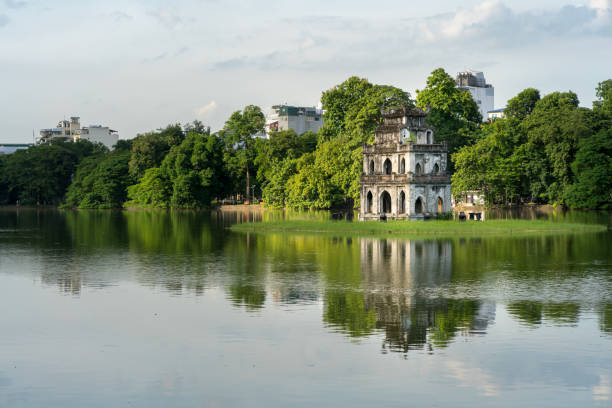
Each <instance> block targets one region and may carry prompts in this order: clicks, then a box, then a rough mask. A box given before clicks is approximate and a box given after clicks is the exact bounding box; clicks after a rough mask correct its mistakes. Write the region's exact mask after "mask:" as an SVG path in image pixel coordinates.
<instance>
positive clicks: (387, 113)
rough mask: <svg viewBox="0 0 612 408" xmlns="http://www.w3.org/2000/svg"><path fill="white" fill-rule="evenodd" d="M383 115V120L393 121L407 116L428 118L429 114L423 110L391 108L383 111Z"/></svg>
mask: <svg viewBox="0 0 612 408" xmlns="http://www.w3.org/2000/svg"><path fill="white" fill-rule="evenodd" d="M381 114H382V116H383V118H386V119H392V118H403V117H406V116H409V117H423V116H427V112H426V111H424V110H423V109H421V108H417V107H414V108H407V107H405V106H403V107H400V108H389V109H386V110H382V111H381Z"/></svg>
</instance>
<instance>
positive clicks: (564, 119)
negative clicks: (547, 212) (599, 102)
mask: <svg viewBox="0 0 612 408" xmlns="http://www.w3.org/2000/svg"><path fill="white" fill-rule="evenodd" d="M521 125H522V127H523V131H524V132H525V133H526V135H527V143H526V146H525V152H526V154H527V157H528V160H527V161H526V166H525V167H526V171H527V176H528V177H529V180H530V190H531V195H532V196H535V197H541V198H543V199H545V200H548V201H550V202H561V201H562V197H563V190H564V189H565V188H567V187H568V186H569V185H570V184H572V182H573V175H572V170H571V168H570V165H571V163H572V161H573V160H574V157H575V154H576V151H577V148H578V143H579V141H580V139H581V138H586V137H589V136H590V135H591V134H592V125H593V123H592V120H591V114H590V111H589V110H588V109H585V108H579V107H578V96H577V95H576V94H575V93H574V92H571V91H570V92H553V93H551V94H548V95H546V96H545V97H543V98H542V99H540V100H539V101H538V102H537V103H536V105H535V108H534V109H533V111H532V112H531V114H530V115H529V116H528V117H527V118H526V119H525V120H524V121H523V122H522V124H521Z"/></svg>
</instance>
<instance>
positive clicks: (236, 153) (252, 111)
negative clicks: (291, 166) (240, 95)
mask: <svg viewBox="0 0 612 408" xmlns="http://www.w3.org/2000/svg"><path fill="white" fill-rule="evenodd" d="M265 124H266V118H265V116H264V114H263V113H262V112H261V109H260V108H259V107H258V106H255V105H248V106H245V108H244V109H243V110H242V111H236V112H234V113H232V115H231V116H230V118H229V119H228V120H227V121H226V122H225V126H224V127H223V130H222V131H221V132H219V133H220V135H221V137H222V138H223V139H224V141H225V144H226V146H227V156H226V161H227V162H228V165H229V166H230V167H231V170H233V171H234V174H235V173H236V172H237V171H241V172H244V174H245V181H246V196H245V197H247V199H248V197H250V178H251V171H252V169H253V165H254V160H255V156H256V151H255V149H254V147H255V135H256V134H257V133H260V132H263V131H264V128H265Z"/></svg>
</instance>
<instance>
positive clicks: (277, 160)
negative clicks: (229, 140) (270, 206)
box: [254, 129, 317, 207]
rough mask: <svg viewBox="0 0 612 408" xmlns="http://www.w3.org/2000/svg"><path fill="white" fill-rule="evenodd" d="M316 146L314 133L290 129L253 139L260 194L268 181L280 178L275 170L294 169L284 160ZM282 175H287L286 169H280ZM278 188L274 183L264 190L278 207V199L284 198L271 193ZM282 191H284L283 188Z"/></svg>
mask: <svg viewBox="0 0 612 408" xmlns="http://www.w3.org/2000/svg"><path fill="white" fill-rule="evenodd" d="M316 146H317V134H316V133H313V132H306V133H304V134H302V135H300V136H298V135H297V134H296V133H295V131H293V130H292V129H289V130H282V131H279V132H272V133H271V134H270V138H269V139H257V140H256V141H255V150H256V152H257V155H256V157H255V161H254V163H255V166H256V167H257V182H258V184H259V186H261V192H262V194H263V191H264V190H265V189H266V187H267V185H268V184H269V183H278V182H279V181H280V180H281V179H280V178H279V177H278V176H277V175H276V172H277V171H281V169H284V170H288V169H290V168H291V169H295V163H293V165H288V164H287V165H286V164H284V162H291V161H294V160H295V159H297V158H298V157H300V156H301V155H303V154H304V153H311V152H313V151H314V150H315V149H316ZM282 176H283V177H288V176H289V175H288V173H287V172H286V171H282ZM285 181H286V179H285ZM279 188H280V185H276V186H274V187H273V188H268V189H267V191H266V197H267V199H268V200H271V201H268V202H270V203H271V202H275V203H277V204H275V205H274V206H276V207H278V202H279V201H282V202H284V198H282V197H277V198H274V197H273V195H272V194H273V193H272V192H273V191H278V192H281V190H279ZM282 191H284V188H283V189H282ZM281 206H282V205H281Z"/></svg>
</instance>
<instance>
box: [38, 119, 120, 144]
mask: <svg viewBox="0 0 612 408" xmlns="http://www.w3.org/2000/svg"><path fill="white" fill-rule="evenodd" d="M80 119H81V118H80V117H78V116H71V117H70V120H69V121H68V120H60V121H59V122H58V124H57V126H56V127H54V128H49V129H41V130H40V137H39V139H38V143H46V142H48V141H50V140H52V139H65V140H72V141H75V142H76V141H77V140H79V139H83V140H89V141H90V142H92V143H102V144H103V145H104V146H106V147H108V148H109V149H112V148H113V146H114V145H115V144H116V143H117V140H119V134H118V133H117V131H116V130H113V129H110V128H109V127H108V126H99V125H90V126H89V127H83V128H82V127H81V122H80Z"/></svg>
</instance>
